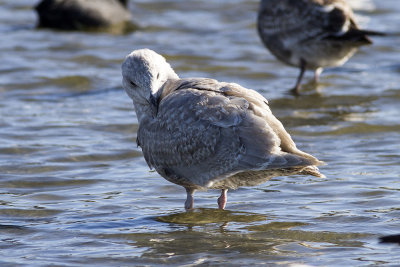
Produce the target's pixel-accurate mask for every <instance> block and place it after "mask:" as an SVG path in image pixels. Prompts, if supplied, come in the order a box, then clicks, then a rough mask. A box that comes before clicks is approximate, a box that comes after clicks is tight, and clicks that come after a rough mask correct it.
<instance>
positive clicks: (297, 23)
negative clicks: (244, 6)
mask: <svg viewBox="0 0 400 267" xmlns="http://www.w3.org/2000/svg"><path fill="white" fill-rule="evenodd" d="M257 26H258V33H259V35H260V37H261V40H262V41H263V43H264V45H265V46H266V47H267V48H268V50H269V51H270V52H271V53H272V54H273V55H274V56H275V57H276V58H278V59H279V60H281V61H282V62H284V63H286V64H288V65H291V66H295V67H299V68H300V74H299V76H298V78H297V82H296V85H295V87H294V88H293V92H294V93H295V94H299V90H300V85H301V80H302V78H303V75H304V72H305V70H306V69H310V70H314V79H315V81H316V82H317V81H318V76H319V74H320V73H321V72H322V70H323V68H325V67H335V66H340V65H343V64H344V63H345V62H346V61H347V60H348V59H349V58H350V57H351V56H352V55H353V54H354V53H355V52H356V51H357V49H358V47H359V46H362V45H368V44H371V43H372V41H371V40H370V39H369V38H368V35H383V34H382V33H378V32H374V31H368V30H361V29H359V27H358V26H357V23H356V21H355V19H354V14H353V12H352V10H351V7H350V6H349V4H348V3H347V2H346V1H345V0H261V2H260V7H259V12H258V19H257Z"/></svg>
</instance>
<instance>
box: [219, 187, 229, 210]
mask: <svg viewBox="0 0 400 267" xmlns="http://www.w3.org/2000/svg"><path fill="white" fill-rule="evenodd" d="M226 192H228V189H222V190H221V195H220V196H219V198H218V208H220V209H221V210H223V209H225V206H226V200H227V199H228V197H227V195H226Z"/></svg>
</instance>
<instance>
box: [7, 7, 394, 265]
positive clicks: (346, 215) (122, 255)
mask: <svg viewBox="0 0 400 267" xmlns="http://www.w3.org/2000/svg"><path fill="white" fill-rule="evenodd" d="M32 2H35V3H37V1H29V0H14V1H6V0H0V35H1V38H0V39H1V42H0V51H1V53H0V57H1V62H2V64H1V65H0V188H1V189H0V194H1V197H0V205H1V206H0V237H1V242H0V265H1V266H16V265H17V266H19V265H29V266H39V265H40V266H46V265H48V266H49V265H52V266H54V265H57V266H82V265H93V264H97V265H102V266H103V265H104V266H110V265H116V266H121V265H123V266H128V265H129V266H132V265H186V266H195V265H228V264H229V265H232V266H239V265H250V264H254V265H261V264H266V263H268V264H271V265H283V266H286V265H291V264H295V263H302V264H306V265H311V266H321V265H325V266H335V265H341V266H368V265H392V266H393V265H398V264H400V256H399V255H400V247H399V246H396V245H385V244H380V243H379V240H378V238H379V236H382V235H388V234H398V233H399V232H400V219H399V218H400V179H399V178H400V152H399V151H400V142H399V141H400V134H399V132H400V120H399V117H400V105H399V103H400V75H399V74H400V45H399V44H400V42H399V41H400V32H399V29H400V19H399V15H398V14H399V12H400V6H399V5H398V1H395V0H380V1H378V0H376V1H375V2H372V1H356V0H353V1H351V2H352V4H354V6H355V7H356V8H357V9H356V12H357V15H358V18H359V20H360V21H361V23H362V24H363V25H364V27H368V28H371V29H375V30H380V31H387V32H390V33H391V35H390V36H387V37H385V38H374V41H375V44H374V45H373V46H368V47H363V48H362V49H361V51H360V52H359V53H357V54H356V55H355V56H354V57H353V58H352V59H351V60H350V61H349V62H348V63H346V64H345V65H344V66H343V67H340V68H334V69H328V70H326V71H325V72H324V73H323V74H322V76H321V83H320V84H319V85H318V86H315V85H314V84H313V83H312V81H311V79H312V77H311V73H308V75H307V76H306V79H305V82H306V83H305V86H304V89H303V90H304V94H303V95H302V96H301V97H298V98H295V97H293V96H291V95H290V94H288V93H287V90H288V88H290V87H291V86H292V85H293V84H294V82H295V79H296V76H297V74H298V70H296V69H294V68H290V67H287V66H285V65H283V64H281V63H279V62H277V61H276V60H275V59H274V58H273V57H272V56H271V55H270V54H269V53H268V52H267V50H266V49H265V48H264V47H263V46H262V44H261V42H260V40H259V38H258V36H257V34H256V30H255V19H256V11H257V7H258V1H255V0H254V1H253V0H252V1H245V0H235V1H211V0H206V1H179V0H170V1H161V0H160V1H149V0H141V1H132V3H131V6H130V8H131V10H132V13H133V15H134V18H135V20H136V22H138V24H139V26H140V27H141V29H140V30H139V31H137V32H133V33H128V34H126V35H113V34H110V33H95V32H91V33H81V32H62V31H61V32H60V31H51V30H43V29H41V30H38V29H36V28H35V24H36V21H37V18H36V15H35V13H34V12H33V10H32V4H35V3H32ZM360 3H362V4H361V5H360ZM143 47H148V48H151V49H153V50H156V51H157V52H159V53H161V54H163V55H165V56H166V57H167V59H168V61H169V62H170V63H171V65H172V66H173V67H174V69H175V70H176V72H177V73H178V74H179V75H180V76H181V77H211V78H216V79H219V80H221V81H232V82H237V83H240V84H242V85H243V86H246V87H248V88H254V89H256V90H258V91H259V92H260V93H262V94H263V95H264V96H265V97H267V98H268V99H269V101H270V106H271V108H272V110H273V112H274V113H275V114H276V115H277V117H278V118H279V119H280V120H282V122H283V123H284V125H285V126H286V128H287V129H288V130H289V132H290V133H291V134H292V136H293V137H294V139H295V141H296V143H297V145H298V147H300V148H301V149H303V150H304V151H306V152H309V153H311V154H313V155H315V156H317V157H318V158H319V159H321V160H323V161H325V162H326V163H327V165H325V166H322V167H321V171H322V172H323V173H324V174H325V175H326V176H327V179H318V178H315V177H308V176H290V177H277V178H274V179H272V180H271V181H269V182H267V183H265V184H262V185H259V186H257V187H253V188H241V189H239V190H236V191H231V192H229V193H228V206H227V210H225V211H220V210H217V209H216V207H217V204H216V199H217V197H218V195H219V192H217V191H213V190H210V191H208V192H197V193H196V195H195V207H197V208H196V209H195V210H194V211H193V212H189V213H186V212H184V209H183V202H184V199H185V197H186V196H185V192H184V189H183V188H181V187H178V186H175V185H173V184H170V183H168V182H167V181H165V180H164V179H163V178H161V177H160V176H159V175H158V174H157V173H155V172H152V171H149V169H148V167H147V165H146V163H145V161H144V159H143V158H142V155H141V151H140V148H137V147H136V144H135V138H136V130H137V120H136V117H135V114H134V112H133V107H132V103H131V101H130V100H129V99H128V97H127V96H126V95H125V92H124V91H123V90H122V88H121V75H120V64H121V62H122V60H123V58H124V57H125V55H127V54H128V53H129V52H130V51H131V50H133V49H137V48H143ZM307 81H309V82H307Z"/></svg>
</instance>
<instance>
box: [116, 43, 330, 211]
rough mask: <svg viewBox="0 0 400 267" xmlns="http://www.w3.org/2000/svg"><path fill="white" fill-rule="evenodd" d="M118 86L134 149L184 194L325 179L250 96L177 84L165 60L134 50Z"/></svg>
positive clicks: (214, 85)
mask: <svg viewBox="0 0 400 267" xmlns="http://www.w3.org/2000/svg"><path fill="white" fill-rule="evenodd" d="M122 76H123V86H124V88H125V90H126V92H127V94H128V95H129V97H130V98H131V99H132V100H133V104H134V107H135V111H136V115H137V118H138V121H139V130H138V134H137V144H138V145H139V146H140V147H141V148H142V151H143V154H144V158H145V159H146V162H147V164H148V165H149V167H150V168H154V169H155V170H156V171H157V172H158V173H159V174H160V175H161V176H162V177H164V178H165V179H167V180H168V181H170V182H172V183H175V184H178V185H181V186H183V187H184V188H185V189H186V192H187V199H186V202H185V208H186V209H192V208H193V193H194V191H195V190H206V189H220V190H221V191H222V192H221V196H220V197H219V198H218V206H219V208H221V209H224V208H225V205H226V199H227V196H226V193H227V190H228V189H236V188H238V187H240V186H253V185H257V184H260V183H262V182H265V181H267V180H269V179H270V178H272V177H275V176H281V175H292V174H304V175H313V176H317V177H324V176H323V175H322V174H321V173H320V172H319V170H318V168H317V165H320V164H322V162H321V161H319V160H318V159H316V158H315V157H313V156H311V155H309V154H307V153H305V152H302V151H300V150H299V149H297V148H296V145H295V143H294V142H293V140H292V138H291V137H290V135H289V134H288V133H287V132H286V130H285V129H284V128H283V125H282V124H281V122H280V121H279V120H278V119H277V118H276V117H275V116H274V115H273V114H272V113H271V110H270V109H269V107H268V102H267V100H266V99H265V98H264V97H263V96H262V95H260V94H259V93H257V92H256V91H254V90H250V89H246V88H244V87H242V86H240V85H238V84H235V83H225V82H218V81H216V80H213V79H206V78H192V79H180V78H179V77H178V75H177V74H176V73H175V71H174V70H173V69H172V68H171V66H170V65H169V64H168V63H167V62H166V60H165V58H164V57H162V56H161V55H159V54H157V53H156V52H154V51H152V50H149V49H141V50H135V51H133V52H132V53H131V54H129V55H128V56H127V57H126V59H125V61H124V63H123V64H122Z"/></svg>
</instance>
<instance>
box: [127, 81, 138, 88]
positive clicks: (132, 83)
mask: <svg viewBox="0 0 400 267" xmlns="http://www.w3.org/2000/svg"><path fill="white" fill-rule="evenodd" d="M129 82H130V83H131V85H132V86H135V87H136V86H137V85H136V83H134V82H132V81H129Z"/></svg>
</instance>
